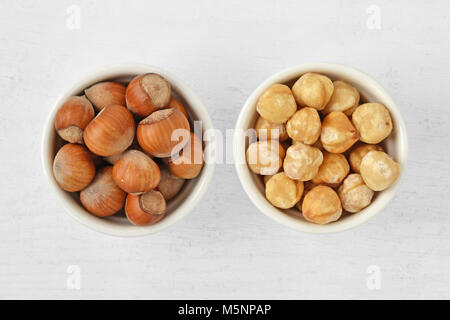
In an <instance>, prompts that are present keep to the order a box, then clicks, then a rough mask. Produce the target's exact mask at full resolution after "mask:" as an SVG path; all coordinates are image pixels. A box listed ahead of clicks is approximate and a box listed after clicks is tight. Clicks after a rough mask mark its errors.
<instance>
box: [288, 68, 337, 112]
mask: <svg viewBox="0 0 450 320" xmlns="http://www.w3.org/2000/svg"><path fill="white" fill-rule="evenodd" d="M333 90H334V87H333V82H331V80H330V79H329V78H328V77H327V76H324V75H322V74H318V73H312V72H310V73H305V74H304V75H302V76H301V77H300V78H299V79H298V80H297V81H296V82H295V83H294V85H293V86H292V93H293V94H294V97H295V101H297V103H298V104H299V105H300V106H302V107H310V108H314V109H317V110H322V109H323V108H325V106H326V105H327V103H328V101H330V98H331V95H332V94H333Z"/></svg>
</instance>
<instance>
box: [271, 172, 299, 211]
mask: <svg viewBox="0 0 450 320" xmlns="http://www.w3.org/2000/svg"><path fill="white" fill-rule="evenodd" d="M302 194H303V182H302V181H296V180H293V179H291V178H289V177H288V176H287V175H286V174H285V173H284V172H280V173H277V174H275V175H274V176H272V177H271V178H270V179H269V180H268V181H267V183H266V197H267V200H269V201H270V203H271V204H272V205H274V206H275V207H277V208H280V209H289V208H292V207H293V206H295V204H296V203H297V202H299V201H300V198H301V196H302Z"/></svg>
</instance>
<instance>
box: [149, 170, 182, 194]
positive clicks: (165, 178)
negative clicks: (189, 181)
mask: <svg viewBox="0 0 450 320" xmlns="http://www.w3.org/2000/svg"><path fill="white" fill-rule="evenodd" d="M160 171H161V179H160V180H159V184H158V186H157V187H156V189H157V190H158V191H159V192H161V193H162V195H163V196H164V199H166V201H169V200H170V199H172V198H173V197H175V196H176V195H177V194H178V192H179V191H180V190H181V188H182V187H183V185H184V182H185V180H184V179H182V178H179V177H177V176H175V175H174V174H172V172H170V170H169V168H167V166H166V165H161V166H160Z"/></svg>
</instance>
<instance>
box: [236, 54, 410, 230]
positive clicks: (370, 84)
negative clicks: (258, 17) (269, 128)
mask: <svg viewBox="0 0 450 320" xmlns="http://www.w3.org/2000/svg"><path fill="white" fill-rule="evenodd" d="M306 72H317V73H322V74H325V75H327V76H328V77H330V78H331V79H332V80H343V81H346V82H348V83H350V84H352V85H353V86H354V87H356V88H357V89H358V90H359V92H360V94H361V101H362V102H379V103H382V104H384V105H385V106H386V107H387V108H388V109H389V111H390V113H391V117H392V120H393V123H394V128H393V131H392V133H391V135H390V136H389V137H388V138H387V139H385V141H383V143H382V144H381V145H382V146H383V148H384V149H385V150H386V151H387V153H388V154H389V155H391V156H392V157H393V158H394V159H395V160H396V161H398V162H399V163H400V165H401V167H402V172H403V170H404V169H405V167H406V161H407V154H408V152H407V148H408V143H407V136H406V129H405V124H404V122H403V119H402V117H401V115H400V112H399V110H398V108H397V107H396V105H395V103H394V101H393V100H392V98H391V97H390V96H389V94H388V93H387V92H386V91H385V90H384V89H383V88H382V87H381V86H380V85H379V84H378V83H377V82H376V81H375V80H373V79H372V78H371V77H369V76H367V75H366V74H364V73H362V72H360V71H357V70H355V69H353V68H349V67H346V66H342V65H337V64H329V63H314V64H306V65H299V66H295V67H292V68H289V69H286V70H284V71H281V72H279V73H277V74H275V75H273V76H271V77H270V78H268V79H267V80H266V81H264V82H263V83H262V84H261V85H260V86H259V87H258V88H257V89H256V90H255V91H254V92H253V93H252V94H251V95H250V97H249V98H248V100H247V101H246V103H245V105H244V107H243V109H242V110H241V113H240V115H239V118H238V121H237V124H236V134H235V137H234V155H235V163H236V170H237V173H238V176H239V179H240V181H241V183H242V185H243V188H244V190H245V191H246V192H247V194H248V196H249V197H250V199H251V200H252V202H253V203H254V204H255V206H256V207H258V209H259V210H260V211H261V212H263V213H264V214H266V215H267V216H269V217H271V218H273V219H274V220H276V221H278V222H279V223H281V224H284V225H286V226H289V227H291V228H294V229H296V230H300V231H305V232H314V233H325V232H336V231H342V230H345V229H349V228H352V227H354V226H356V225H359V224H361V223H363V222H364V221H366V220H368V219H369V218H371V217H372V216H374V215H375V214H376V213H378V212H379V211H381V210H382V209H383V208H384V207H385V206H386V204H387V203H388V202H389V201H390V200H391V199H392V198H393V196H394V194H395V192H396V190H397V188H398V185H399V181H400V177H399V179H398V180H397V181H396V183H395V184H394V185H393V186H391V187H390V188H389V189H387V190H384V191H382V192H378V193H376V196H375V197H374V199H373V201H372V203H371V204H370V205H369V206H368V207H367V208H365V209H363V210H362V211H360V212H359V213H356V214H344V215H343V216H342V217H341V218H340V219H339V220H338V221H336V222H332V223H329V224H326V225H317V224H314V223H311V222H308V221H306V220H305V219H304V218H303V217H302V215H301V213H300V212H299V211H298V210H297V209H296V208H293V209H288V210H281V209H278V208H275V207H273V206H272V205H271V204H270V203H269V202H268V201H267V199H266V198H265V195H264V183H263V180H262V178H261V176H259V175H256V174H254V173H253V172H251V171H250V170H249V168H248V166H247V164H246V160H245V151H246V149H247V146H248V141H247V140H248V139H246V137H245V136H244V135H243V134H241V133H242V130H244V131H245V130H247V129H248V128H253V127H254V123H255V121H256V119H257V117H258V114H257V112H256V102H257V100H258V98H259V96H260V95H261V94H262V93H263V92H264V90H266V89H267V88H268V87H269V86H270V85H272V84H274V83H285V84H287V85H289V86H290V87H291V86H292V84H293V83H294V82H295V81H296V80H297V79H298V78H299V77H300V76H301V75H302V74H304V73H306ZM401 175H402V174H401Z"/></svg>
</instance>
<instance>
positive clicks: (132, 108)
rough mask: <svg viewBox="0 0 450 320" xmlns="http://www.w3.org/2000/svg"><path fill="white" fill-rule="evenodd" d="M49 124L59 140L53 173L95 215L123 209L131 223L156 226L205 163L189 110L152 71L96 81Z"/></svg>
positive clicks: (62, 108) (109, 214)
mask: <svg viewBox="0 0 450 320" xmlns="http://www.w3.org/2000/svg"><path fill="white" fill-rule="evenodd" d="M55 129H56V131H57V133H58V135H59V136H60V137H61V138H62V140H63V143H60V145H62V147H61V148H59V150H57V153H56V156H55V158H54V161H53V174H54V177H55V179H56V181H57V183H58V185H59V186H60V187H61V189H63V190H65V191H68V192H72V193H74V194H75V195H76V196H77V197H79V199H80V202H81V204H82V205H83V206H84V207H85V208H86V210H87V211H89V212H90V213H91V214H93V215H95V216H97V217H108V216H111V215H113V214H115V213H117V212H119V211H121V210H122V209H123V208H124V212H125V214H126V216H127V218H128V220H129V221H130V222H131V223H132V224H134V225H138V226H144V225H151V224H154V223H156V222H158V221H160V220H161V219H162V218H164V216H165V214H166V206H167V202H168V201H170V200H171V199H172V198H174V197H175V196H176V195H177V194H178V193H179V191H180V190H181V188H182V187H183V184H184V182H185V180H186V179H193V178H195V177H197V176H198V175H199V174H200V172H201V170H202V167H203V146H202V142H201V140H200V138H198V137H197V136H196V135H195V134H194V133H192V132H191V131H190V130H191V125H190V122H189V115H188V113H187V111H186V109H185V107H184V106H183V104H182V103H181V102H180V101H179V100H178V99H176V98H175V97H174V96H173V95H172V89H171V85H170V83H169V82H168V81H167V80H166V79H164V78H163V77H162V76H160V75H158V74H154V73H148V74H142V75H139V76H137V77H135V78H134V79H132V80H131V81H130V83H129V84H127V85H123V84H121V83H117V82H111V81H106V82H100V83H97V84H94V85H93V86H91V87H89V88H87V89H86V90H84V95H82V96H72V97H69V98H68V99H67V100H66V101H65V102H64V104H63V105H62V106H61V107H60V108H59V109H58V111H57V113H56V116H55ZM174 137H175V139H174Z"/></svg>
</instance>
